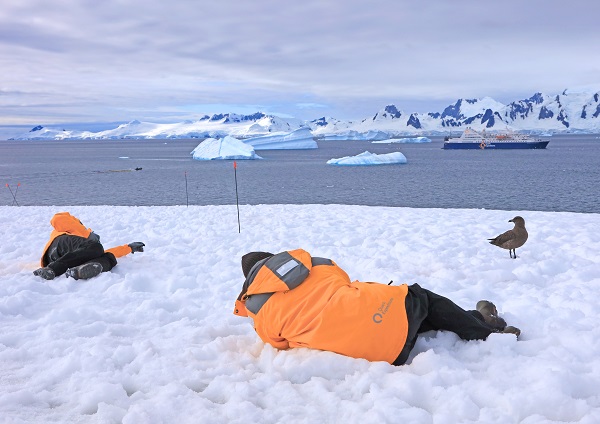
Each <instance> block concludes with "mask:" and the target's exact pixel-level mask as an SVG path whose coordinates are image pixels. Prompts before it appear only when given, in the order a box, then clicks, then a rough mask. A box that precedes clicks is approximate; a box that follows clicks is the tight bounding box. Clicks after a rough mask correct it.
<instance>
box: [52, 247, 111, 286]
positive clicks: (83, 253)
mask: <svg viewBox="0 0 600 424" xmlns="http://www.w3.org/2000/svg"><path fill="white" fill-rule="evenodd" d="M88 262H97V263H99V264H100V265H102V272H107V271H110V270H111V269H113V267H114V266H115V265H116V264H117V259H116V258H115V255H113V254H112V253H107V252H105V251H104V247H103V246H102V245H101V244H100V243H98V242H95V241H91V240H89V241H86V242H85V243H82V244H81V246H79V247H78V248H77V249H75V250H73V251H71V252H69V253H67V254H66V255H63V256H61V257H60V258H59V259H57V260H56V261H54V262H51V263H49V264H48V268H51V269H52V271H54V274H55V275H56V276H57V277H58V276H59V275H62V274H64V273H65V272H67V269H69V268H73V267H76V266H79V265H83V264H85V263H88Z"/></svg>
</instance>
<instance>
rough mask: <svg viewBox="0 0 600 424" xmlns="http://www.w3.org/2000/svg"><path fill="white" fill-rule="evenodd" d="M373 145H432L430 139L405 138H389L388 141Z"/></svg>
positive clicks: (379, 141) (378, 141) (380, 141)
mask: <svg viewBox="0 0 600 424" xmlns="http://www.w3.org/2000/svg"><path fill="white" fill-rule="evenodd" d="M373 143H382V144H383V143H431V139H430V138H428V137H405V138H389V139H387V140H377V141H373Z"/></svg>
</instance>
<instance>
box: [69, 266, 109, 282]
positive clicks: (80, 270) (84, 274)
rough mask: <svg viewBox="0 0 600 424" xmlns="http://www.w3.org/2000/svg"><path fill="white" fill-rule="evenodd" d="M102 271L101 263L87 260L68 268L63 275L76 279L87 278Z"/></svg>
mask: <svg viewBox="0 0 600 424" xmlns="http://www.w3.org/2000/svg"><path fill="white" fill-rule="evenodd" d="M101 272H102V265H101V264H99V263H98V262H88V263H87V264H83V265H79V266H76V267H75V268H69V269H68V270H67V272H65V275H66V276H67V278H68V277H73V278H74V279H76V280H89V279H90V278H93V277H95V276H96V275H99V274H100V273H101Z"/></svg>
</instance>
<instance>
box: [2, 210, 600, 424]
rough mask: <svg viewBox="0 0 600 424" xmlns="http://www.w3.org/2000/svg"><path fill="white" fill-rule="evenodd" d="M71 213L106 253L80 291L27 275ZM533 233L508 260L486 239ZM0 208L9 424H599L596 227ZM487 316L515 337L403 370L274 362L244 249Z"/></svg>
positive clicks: (349, 214) (499, 217) (530, 220)
mask: <svg viewBox="0 0 600 424" xmlns="http://www.w3.org/2000/svg"><path fill="white" fill-rule="evenodd" d="M64 210H68V211H70V212H71V213H73V214H74V215H76V216H78V217H80V218H81V220H82V221H83V223H84V224H86V225H88V226H90V227H91V228H92V229H94V230H95V231H96V232H97V233H98V234H100V236H101V237H102V241H103V243H104V244H105V246H112V245H117V244H122V243H128V242H132V241H143V242H145V243H146V251H145V252H144V253H136V254H134V255H129V256H127V257H124V258H121V259H120V262H119V265H118V266H117V267H116V268H115V269H114V270H113V271H112V272H110V273H103V274H102V275H100V276H99V277H97V278H95V279H92V280H89V281H79V282H78V281H74V280H72V279H67V278H64V277H60V278H58V279H56V280H54V281H50V282H47V281H44V280H41V279H40V278H37V277H35V276H33V274H32V271H33V270H34V269H36V268H37V266H38V261H39V254H40V253H41V252H40V251H41V249H42V247H43V245H44V243H45V242H46V240H47V236H48V234H49V231H50V225H49V220H50V218H51V216H52V215H53V214H54V213H56V212H59V211H64ZM517 214H518V215H521V216H523V217H524V218H525V220H526V223H527V228H528V230H529V233H530V238H529V240H528V242H527V243H526V244H525V246H523V248H520V249H517V254H518V256H519V257H518V259H516V260H513V259H510V258H509V254H508V252H507V251H505V250H502V249H499V248H497V247H495V246H492V245H490V244H489V243H488V242H487V240H486V239H487V238H489V237H493V236H496V235H498V234H499V233H501V232H503V231H505V230H507V229H509V228H511V226H512V224H510V223H508V222H507V221H508V220H509V219H511V218H513V217H514V216H515V215H517ZM240 216H241V233H238V226H237V213H236V207H235V205H233V206H194V207H189V208H186V207H185V206H172V207H113V206H105V207H91V206H90V207H71V208H65V207H9V206H4V207H0V229H1V232H0V233H1V239H0V240H1V241H0V422H2V423H9V424H17V423H18V424H21V423H28V424H30V423H52V422H57V423H79V422H81V423H119V422H123V423H125V424H133V423H136V424H138V423H198V422H202V423H248V422H252V423H275V422H307V423H325V422H341V423H361V424H365V423H377V424H381V423H387V422H405V423H458V422H462V423H464V422H481V423H502V424H504V423H515V422H520V423H527V424H532V423H548V422H578V423H590V424H592V423H598V422H600V390H599V389H598V388H599V387H600V327H599V326H598V322H600V308H598V306H597V304H598V300H597V299H598V294H599V291H600V215H596V214H575V213H551V212H527V211H510V212H507V211H494V210H452V209H407V208H384V207H365V206H336V205H302V206H294V205H285V206H283V205H279V206H277V205H275V206H269V205H261V206H244V205H243V206H241V207H240ZM297 247H302V248H305V249H307V250H308V251H309V252H311V253H313V254H315V255H318V256H324V257H330V258H332V259H334V260H335V261H337V262H338V264H339V265H340V266H342V267H343V268H344V269H346V271H347V272H348V273H349V275H350V277H351V278H353V279H358V280H363V281H380V282H383V283H387V282H389V281H390V280H393V281H394V283H395V284H399V283H402V282H406V283H419V284H421V285H422V286H423V287H426V288H429V289H431V290H433V291H435V292H438V293H440V294H443V295H446V296H448V297H450V298H451V299H453V300H454V301H455V302H457V303H458V304H459V305H461V306H463V307H464V308H472V307H473V306H474V305H475V303H476V302H477V301H478V300H479V299H489V300H492V301H494V302H495V303H496V305H497V306H498V309H499V311H500V314H501V315H502V316H503V317H504V318H505V319H506V320H507V321H508V323H509V324H512V325H516V326H518V327H520V328H521V330H522V331H523V333H522V335H521V338H520V340H519V341H517V340H516V338H515V337H514V336H512V335H500V334H493V335H492V336H490V337H489V338H488V340H486V341H475V342H464V341H461V340H459V339H458V338H457V337H456V336H455V335H454V334H451V333H437V334H436V333H429V334H426V335H425V336H424V337H422V338H420V339H419V341H418V342H417V345H416V347H415V350H414V351H413V354H412V355H411V358H410V359H409V363H408V364H407V365H405V366H401V367H394V366H392V365H389V364H387V363H369V362H367V361H365V360H358V359H352V358H347V357H343V356H340V355H336V354H333V353H330V352H320V351H314V350H305V349H295V350H289V351H277V350H275V349H273V348H272V347H270V346H268V345H265V344H263V343H262V342H261V341H260V339H259V338H258V337H257V336H256V334H255V333H254V331H253V329H252V328H251V325H250V322H249V321H248V320H247V319H244V318H240V317H236V316H234V315H233V314H232V310H233V305H234V300H235V298H236V296H237V294H238V293H239V290H240V287H241V284H242V280H243V277H242V272H241V268H240V257H241V255H242V254H244V253H246V252H248V251H251V250H269V251H272V252H277V251H281V250H286V249H293V248H297Z"/></svg>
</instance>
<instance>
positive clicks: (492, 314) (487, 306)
mask: <svg viewBox="0 0 600 424" xmlns="http://www.w3.org/2000/svg"><path fill="white" fill-rule="evenodd" d="M475 309H477V311H479V313H480V314H481V315H483V320H484V321H485V322H486V324H488V325H490V326H492V327H494V328H495V329H498V330H504V329H505V328H506V321H504V319H502V318H500V317H499V316H498V310H497V309H496V305H494V304H493V303H492V302H490V301H487V300H480V301H479V302H477V305H476V306H475Z"/></svg>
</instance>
